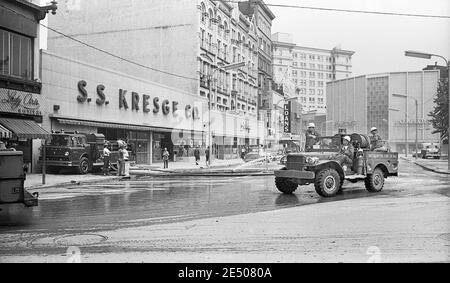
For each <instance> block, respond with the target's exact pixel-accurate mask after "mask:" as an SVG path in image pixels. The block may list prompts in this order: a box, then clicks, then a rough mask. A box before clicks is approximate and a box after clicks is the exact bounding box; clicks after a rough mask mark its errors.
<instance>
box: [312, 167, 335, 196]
mask: <svg viewBox="0 0 450 283" xmlns="http://www.w3.org/2000/svg"><path fill="white" fill-rule="evenodd" d="M341 184H342V183H341V176H339V173H338V172H337V171H336V170H334V169H324V170H322V171H320V172H319V173H318V174H317V175H316V180H315V182H314V187H315V189H316V192H317V193H318V194H319V195H320V196H322V197H333V196H335V195H336V194H337V193H338V192H339V191H340V190H341Z"/></svg>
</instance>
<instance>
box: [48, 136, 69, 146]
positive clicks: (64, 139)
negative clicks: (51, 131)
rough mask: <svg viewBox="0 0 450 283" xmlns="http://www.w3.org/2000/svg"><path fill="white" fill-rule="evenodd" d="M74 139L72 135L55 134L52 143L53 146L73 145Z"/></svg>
mask: <svg viewBox="0 0 450 283" xmlns="http://www.w3.org/2000/svg"><path fill="white" fill-rule="evenodd" d="M71 144H72V139H71V137H70V136H63V135H54V136H52V141H51V143H50V145H52V146H71Z"/></svg>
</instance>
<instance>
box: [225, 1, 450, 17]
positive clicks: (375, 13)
mask: <svg viewBox="0 0 450 283" xmlns="http://www.w3.org/2000/svg"><path fill="white" fill-rule="evenodd" d="M250 1H252V0H250ZM224 2H228V3H244V2H247V1H236V0H224ZM258 2H260V1H259V0H253V3H258ZM264 5H266V6H268V7H279V8H295V9H306V10H317V11H327V12H343V13H359V14H374V15H385V16H404V17H421V18H437V19H450V16H443V15H425V14H409V13H394V12H379V11H365V10H350V9H335V8H323V7H310V6H300V5H283V4H270V3H264Z"/></svg>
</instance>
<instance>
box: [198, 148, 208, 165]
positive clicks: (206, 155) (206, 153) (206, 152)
mask: <svg viewBox="0 0 450 283" xmlns="http://www.w3.org/2000/svg"><path fill="white" fill-rule="evenodd" d="M194 157H195V165H197V166H198V165H199V163H200V147H199V146H198V145H197V147H196V148H195V150H194ZM209 157H210V155H209V146H208V147H207V148H206V150H205V158H206V166H209Z"/></svg>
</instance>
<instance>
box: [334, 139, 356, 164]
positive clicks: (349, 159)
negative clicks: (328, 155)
mask: <svg viewBox="0 0 450 283" xmlns="http://www.w3.org/2000/svg"><path fill="white" fill-rule="evenodd" d="M350 141H351V138H350V137H349V136H345V137H344V138H343V139H342V146H341V150H340V151H339V153H338V154H337V155H336V156H334V159H335V160H336V161H338V162H339V164H341V166H342V165H344V164H347V165H350V166H352V165H353V157H354V154H355V149H354V147H353V146H352V145H351V144H350Z"/></svg>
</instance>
